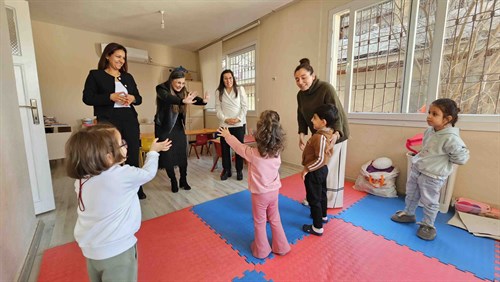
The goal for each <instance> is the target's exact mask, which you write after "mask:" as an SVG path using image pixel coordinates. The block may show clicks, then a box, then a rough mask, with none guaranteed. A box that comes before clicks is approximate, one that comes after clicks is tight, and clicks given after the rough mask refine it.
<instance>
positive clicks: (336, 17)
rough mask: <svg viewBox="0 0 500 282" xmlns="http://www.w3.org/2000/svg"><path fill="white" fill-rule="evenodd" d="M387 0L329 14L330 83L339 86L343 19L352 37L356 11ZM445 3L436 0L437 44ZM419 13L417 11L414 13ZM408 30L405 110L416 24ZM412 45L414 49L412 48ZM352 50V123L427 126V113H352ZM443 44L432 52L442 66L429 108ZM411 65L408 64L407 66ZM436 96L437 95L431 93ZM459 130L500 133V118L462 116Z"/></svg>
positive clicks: (357, 2)
mask: <svg viewBox="0 0 500 282" xmlns="http://www.w3.org/2000/svg"><path fill="white" fill-rule="evenodd" d="M385 1H387V0H354V1H352V2H350V3H348V4H346V5H344V6H341V7H338V8H335V9H331V10H330V11H329V13H328V19H329V21H328V23H329V26H328V27H329V28H328V29H327V30H328V40H327V42H328V46H327V52H328V54H327V58H328V63H327V66H326V74H327V77H328V78H329V80H328V81H329V82H330V83H331V84H332V85H337V75H336V74H337V59H338V36H336V35H337V34H338V31H339V26H340V16H341V15H342V14H345V13H346V12H348V13H349V26H350V27H351V28H352V32H351V34H354V30H355V20H356V19H355V17H356V13H355V12H356V11H357V10H360V9H364V8H368V7H371V6H374V5H378V4H379V3H381V2H385ZM449 1H450V0H447V1H442V0H436V5H437V6H436V22H435V29H434V40H435V42H443V41H444V35H445V29H446V17H447V10H448V2H449ZM419 3H420V0H413V2H412V13H411V16H410V20H411V21H415V20H416V19H417V16H418V14H417V13H418V5H419ZM415 11H417V12H415ZM410 26H411V28H410V30H409V35H408V37H409V43H410V44H408V47H409V48H411V49H413V50H409V52H407V55H406V58H405V67H404V83H403V88H402V90H401V91H402V97H403V102H402V107H407V104H408V101H409V95H408V94H407V93H410V92H409V91H410V88H411V81H409V80H411V76H409V75H408V73H410V72H411V70H412V68H413V55H414V52H413V51H414V44H411V43H412V42H413V41H414V40H415V34H416V29H417V25H415V24H411V25H410ZM353 41H354V36H352V35H351V36H349V38H348V46H353V43H354V42H353ZM410 46H411V47H410ZM353 49H354V48H348V50H347V52H348V54H347V66H346V70H347V71H346V83H345V95H344V100H343V101H342V102H343V107H344V110H345V111H346V113H347V116H348V118H349V122H350V123H353V124H372V125H388V126H403V127H427V126H428V125H427V122H426V121H425V120H426V118H425V117H426V114H424V113H352V112H350V108H351V107H350V105H351V93H352V92H351V90H352V68H351V66H352V61H353ZM442 49H443V43H441V44H433V47H432V50H431V60H433V61H434V60H437V61H439V64H434V65H432V66H431V69H430V72H429V85H428V93H427V101H426V105H427V107H428V106H429V104H430V103H431V102H432V101H434V100H435V99H437V93H438V87H439V73H440V70H441V65H442V62H441V55H442ZM408 62H409V63H408ZM431 93H435V94H431ZM457 126H458V127H460V128H461V129H464V130H471V131H492V132H500V115H486V114H485V115H479V114H461V115H460V117H459V122H458V124H457Z"/></svg>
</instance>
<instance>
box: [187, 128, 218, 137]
mask: <svg viewBox="0 0 500 282" xmlns="http://www.w3.org/2000/svg"><path fill="white" fill-rule="evenodd" d="M215 132H217V128H202V129H188V130H185V131H184V133H186V135H198V134H212V133H215Z"/></svg>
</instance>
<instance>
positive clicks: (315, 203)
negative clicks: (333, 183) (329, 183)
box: [304, 165, 328, 228]
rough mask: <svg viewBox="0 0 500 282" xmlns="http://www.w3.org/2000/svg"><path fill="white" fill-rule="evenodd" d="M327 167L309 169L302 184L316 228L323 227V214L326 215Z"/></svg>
mask: <svg viewBox="0 0 500 282" xmlns="http://www.w3.org/2000/svg"><path fill="white" fill-rule="evenodd" d="M327 175H328V167H327V166H326V165H325V166H323V167H322V168H320V169H318V170H315V171H311V172H309V173H307V174H306V177H305V180H304V184H305V186H306V198H307V201H308V202H309V206H310V207H311V216H312V218H313V225H314V227H316V228H323V220H322V217H323V214H324V216H326V204H327V199H326V176H327Z"/></svg>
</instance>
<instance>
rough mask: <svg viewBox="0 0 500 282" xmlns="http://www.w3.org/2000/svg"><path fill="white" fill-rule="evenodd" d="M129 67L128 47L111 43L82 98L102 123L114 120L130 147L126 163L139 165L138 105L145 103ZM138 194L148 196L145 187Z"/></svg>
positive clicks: (105, 50) (140, 197)
mask: <svg viewBox="0 0 500 282" xmlns="http://www.w3.org/2000/svg"><path fill="white" fill-rule="evenodd" d="M127 70H128V65H127V49H126V48H125V47H124V46H122V45H120V44H118V43H109V44H108V45H107V46H106V48H104V51H103V52H102V55H101V58H100V60H99V63H98V65H97V69H96V70H91V71H90V72H89V75H88V76H87V80H86V81H85V87H84V89H83V99H82V100H83V102H84V103H85V104H86V105H89V106H93V107H94V116H96V117H97V121H98V122H99V123H103V122H104V123H111V124H113V125H114V126H115V127H116V128H117V129H118V131H120V133H121V135H122V137H123V139H124V140H126V142H127V146H128V153H127V160H126V161H125V163H126V164H128V165H131V166H135V167H139V148H140V146H141V141H140V138H141V137H140V131H139V121H138V119H137V112H136V111H135V106H138V105H140V104H141V103H142V97H141V95H140V94H139V90H138V89H137V84H136V83H135V80H134V77H133V76H132V75H131V74H130V73H128V72H127ZM137 195H138V196H139V199H145V198H146V194H144V192H143V190H142V186H141V187H140V189H139V192H137Z"/></svg>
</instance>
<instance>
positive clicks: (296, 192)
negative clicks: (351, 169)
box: [280, 173, 366, 215]
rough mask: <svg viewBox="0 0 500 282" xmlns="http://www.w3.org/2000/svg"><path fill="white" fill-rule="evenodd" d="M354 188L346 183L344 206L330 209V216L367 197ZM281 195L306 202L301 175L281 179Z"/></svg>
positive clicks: (352, 184)
mask: <svg viewBox="0 0 500 282" xmlns="http://www.w3.org/2000/svg"><path fill="white" fill-rule="evenodd" d="M352 186H354V183H352V182H347V181H346V182H345V183H344V206H343V207H342V208H337V209H328V211H327V213H328V214H330V215H335V214H338V213H340V212H341V211H342V210H344V209H346V208H348V207H349V206H351V205H352V204H354V203H355V202H357V201H359V200H361V199H362V198H363V197H364V196H366V193H365V192H361V191H357V190H354V188H352ZM280 194H282V195H284V196H287V197H288V198H291V199H294V200H295V201H298V202H302V200H304V198H305V197H306V188H305V186H304V181H303V180H302V178H301V177H300V173H298V174H294V175H291V176H289V177H286V178H283V179H281V189H280Z"/></svg>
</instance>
